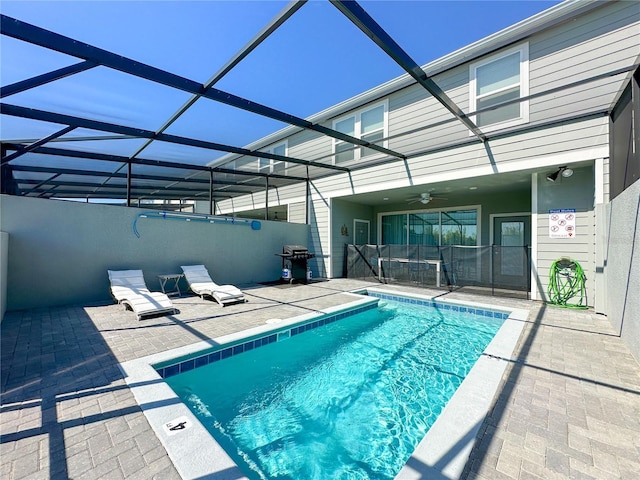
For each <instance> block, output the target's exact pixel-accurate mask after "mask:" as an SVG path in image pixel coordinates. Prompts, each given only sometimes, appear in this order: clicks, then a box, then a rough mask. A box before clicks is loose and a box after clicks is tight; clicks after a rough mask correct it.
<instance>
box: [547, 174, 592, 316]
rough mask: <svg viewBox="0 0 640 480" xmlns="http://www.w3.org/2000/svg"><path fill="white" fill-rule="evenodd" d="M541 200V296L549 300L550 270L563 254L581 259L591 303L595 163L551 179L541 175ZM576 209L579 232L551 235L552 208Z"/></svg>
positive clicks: (588, 299) (577, 230) (590, 303)
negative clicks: (572, 235)
mask: <svg viewBox="0 0 640 480" xmlns="http://www.w3.org/2000/svg"><path fill="white" fill-rule="evenodd" d="M537 186H538V187H537V188H538V195H537V198H538V204H537V212H538V213H537V222H536V224H537V231H536V233H535V234H536V236H537V258H535V259H534V261H535V264H536V268H537V273H538V279H539V282H540V285H541V286H542V288H541V289H540V291H538V296H537V298H538V299H541V300H545V301H546V300H548V292H547V287H548V285H549V270H550V268H551V264H552V263H553V262H554V261H555V260H558V259H560V258H561V257H568V258H571V259H572V260H574V261H577V262H578V263H580V266H581V267H582V269H583V270H584V273H585V276H586V293H587V298H586V300H587V302H588V304H589V305H593V304H594V299H595V272H596V264H595V260H596V257H595V255H596V254H595V247H594V243H595V238H596V230H595V209H594V183H593V167H585V168H576V169H574V173H573V176H571V177H570V178H568V179H558V180H556V181H555V182H553V183H552V182H548V181H547V180H546V178H545V175H544V174H541V175H538V181H537ZM557 209H575V211H576V235H575V236H574V237H573V238H550V235H549V210H557ZM576 301H577V300H576Z"/></svg>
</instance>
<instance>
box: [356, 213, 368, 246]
mask: <svg viewBox="0 0 640 480" xmlns="http://www.w3.org/2000/svg"><path fill="white" fill-rule="evenodd" d="M356 222H360V223H366V224H367V243H366V245H369V244H370V243H371V220H364V219H362V218H354V219H353V244H354V245H356V232H357V231H358V230H356Z"/></svg>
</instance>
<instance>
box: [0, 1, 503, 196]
mask: <svg viewBox="0 0 640 480" xmlns="http://www.w3.org/2000/svg"><path fill="white" fill-rule="evenodd" d="M312 3H313V2H308V3H307V2H305V1H292V2H290V3H288V4H284V8H282V6H281V5H278V7H279V8H281V10H280V11H278V12H277V13H275V15H274V16H273V17H272V18H271V19H270V20H269V21H267V23H266V24H264V25H263V26H262V27H261V28H259V29H258V30H257V33H255V35H254V36H253V38H251V39H250V40H249V42H248V43H246V44H245V45H244V47H242V48H240V49H239V50H238V51H236V52H235V53H234V54H231V55H230V56H229V58H228V60H227V62H226V63H225V64H223V65H221V66H219V68H218V69H217V71H216V72H215V73H214V74H213V75H212V76H211V77H210V78H209V79H208V80H206V81H202V80H195V79H193V78H190V77H189V76H188V75H187V74H185V73H183V71H187V72H188V73H191V72H190V70H189V69H188V68H186V67H183V66H182V65H181V66H180V68H178V69H177V70H172V69H171V68H168V67H165V66H160V67H158V66H152V65H149V64H146V63H145V62H144V61H143V60H141V59H137V58H129V57H126V56H122V55H120V54H119V53H118V52H115V51H110V50H107V49H104V48H101V47H99V46H97V45H92V44H88V43H85V42H83V41H81V40H79V39H75V38H70V37H68V36H65V35H62V34H59V33H57V32H54V31H51V30H47V29H44V28H41V27H39V26H37V25H34V24H30V23H27V22H24V21H21V20H20V19H17V18H13V17H10V16H7V15H4V14H3V15H2V17H1V22H2V23H1V31H2V35H3V37H2V41H3V44H2V47H3V56H4V57H5V61H9V62H11V61H13V62H15V65H13V67H14V68H12V69H11V71H14V72H15V71H19V72H21V75H18V76H16V77H15V78H14V77H10V78H7V76H6V75H3V79H2V80H3V85H2V88H1V91H0V97H1V98H2V103H1V104H0V114H1V122H2V123H1V132H0V133H1V138H0V141H1V142H2V160H1V165H2V192H3V193H8V194H15V195H24V196H33V197H41V198H74V199H121V200H123V199H124V200H125V201H127V202H129V203H134V202H135V201H139V200H140V199H146V200H154V199H155V200H177V199H180V200H203V201H209V202H210V204H212V205H213V204H214V203H215V202H216V201H219V200H224V199H228V198H233V197H237V196H242V195H246V194H249V193H255V192H261V191H264V190H265V189H267V190H268V189H277V188H279V187H283V186H287V185H291V184H294V183H298V182H308V181H312V180H314V179H317V178H321V177H326V176H328V175H336V174H346V173H348V172H350V171H353V170H356V169H360V168H366V167H369V166H371V165H373V164H377V163H384V162H393V161H402V160H405V159H407V158H411V157H414V156H418V155H421V154H423V153H424V152H408V151H405V152H400V151H394V150H392V149H389V148H384V147H381V146H380V145H378V144H373V143H368V142H366V141H362V140H360V139H358V138H354V137H351V136H348V135H345V134H343V133H340V132H337V131H335V130H332V129H330V128H327V127H326V126H324V125H325V124H323V123H322V122H314V121H311V120H307V119H305V118H306V117H308V115H305V118H303V115H302V114H294V113H289V112H287V111H284V110H282V109H280V108H279V107H278V106H277V105H266V104H263V103H260V102H259V101H256V100H255V99H252V98H248V97H244V96H241V95H238V94H233V93H230V92H229V91H227V90H225V89H223V88H222V87H226V83H225V79H226V78H227V77H228V75H229V74H230V73H231V72H232V71H234V70H237V69H240V68H242V65H243V62H245V61H246V59H247V58H249V57H250V56H251V55H253V54H254V52H256V51H259V50H260V49H262V48H265V47H266V45H263V44H265V43H268V42H269V39H270V38H271V37H272V36H273V35H275V34H276V32H278V30H279V29H282V28H286V25H287V24H288V23H290V22H294V21H296V17H297V16H299V15H301V12H302V11H304V9H309V8H313V7H312V5H311V4H312ZM331 3H332V4H333V6H335V7H336V8H335V11H336V12H337V16H338V17H339V19H340V20H339V21H341V22H346V23H347V24H349V25H350V26H351V28H353V30H354V32H355V33H357V34H358V35H359V37H360V38H361V41H365V42H367V44H368V48H375V49H377V50H379V53H380V55H381V56H382V57H383V58H384V61H386V62H388V65H389V67H390V69H389V72H390V75H389V76H390V77H391V76H393V75H397V74H399V73H406V74H407V75H408V76H410V77H412V78H413V82H414V83H418V84H420V85H421V86H422V87H423V88H424V89H425V90H426V91H428V92H429V94H431V95H433V96H434V97H436V98H437V99H438V100H439V102H440V105H441V107H440V108H442V109H445V110H447V111H448V112H449V115H450V120H449V121H451V122H460V123H462V124H463V125H464V126H465V127H466V128H467V129H468V130H469V131H470V132H471V133H470V140H469V141H470V142H483V141H486V139H487V137H486V136H485V134H484V133H483V132H482V131H481V130H480V129H479V128H478V127H477V126H476V125H475V124H474V123H473V121H472V120H471V119H470V115H471V114H472V113H477V112H468V113H465V112H463V111H462V110H461V109H460V108H459V107H458V105H456V104H455V103H454V102H453V101H452V100H451V99H450V98H449V97H448V96H447V95H446V93H444V92H443V91H442V90H441V89H440V88H439V86H438V85H437V84H436V83H435V82H434V81H433V80H432V79H431V77H430V76H429V75H428V74H427V73H426V72H425V71H424V70H423V69H422V68H421V67H420V66H419V65H418V64H417V63H416V62H415V61H414V60H413V59H412V58H411V56H410V55H409V54H408V53H407V52H405V51H404V50H403V49H402V47H401V46H400V45H399V44H398V43H396V41H395V40H394V39H393V38H392V37H391V36H390V35H389V34H388V33H387V32H386V31H385V30H384V29H383V28H382V27H381V26H380V25H379V24H378V23H377V22H376V20H375V19H374V18H373V17H372V16H371V15H370V14H369V13H368V12H367V11H366V10H365V9H364V8H363V7H362V6H361V5H360V4H358V3H357V2H351V1H349V2H347V1H339V0H331ZM175 27H176V32H173V36H175V37H178V36H180V35H185V36H186V35H187V34H188V32H180V31H179V29H180V25H176V26H175ZM326 28H328V29H330V26H327V27H326ZM120 34H121V35H126V32H120ZM367 37H368V38H367ZM276 43H277V42H276ZM185 57H186V58H190V56H189V54H188V52H187V51H185ZM25 59H28V60H29V61H25ZM23 64H24V65H23ZM22 67H24V68H22ZM291 68H295V65H292V67H291ZM245 72H246V70H245ZM197 76H198V75H196V77H197ZM256 77H257V78H256V79H257V80H259V75H256ZM96 86H100V88H96ZM327 88H331V86H330V85H328V86H327ZM258 97H259V95H258ZM501 105H502V104H500V105H496V106H493V107H492V108H498V107H499V106H501ZM203 118H205V119H206V122H203V121H202V119H203ZM245 119H246V121H247V122H248V121H251V122H254V124H258V125H259V127H260V128H262V131H263V134H262V136H264V135H266V134H267V133H271V132H274V131H277V130H280V129H282V128H285V127H288V128H289V129H291V128H293V129H298V130H309V131H311V132H314V134H320V135H324V136H326V137H328V138H330V139H339V140H342V141H346V142H349V143H351V144H353V148H360V147H361V146H366V147H368V148H371V149H375V150H377V151H378V152H380V153H381V154H382V158H380V157H378V158H377V159H376V160H375V161H374V162H367V161H362V160H360V161H358V163H357V164H350V163H348V162H347V163H341V164H338V165H335V164H334V161H333V156H331V155H330V156H326V157H323V158H295V157H291V156H285V155H280V154H276V153H271V152H267V151H265V150H266V149H267V148H266V147H267V146H263V145H261V146H259V147H251V146H250V147H242V146H240V145H248V144H250V141H252V140H255V138H252V139H247V140H239V138H240V137H238V136H237V135H236V136H231V138H232V139H233V141H229V142H227V141H225V138H226V136H225V135H224V131H225V130H224V127H225V125H226V124H227V123H229V124H234V125H238V124H240V125H241V124H243V122H244V121H245ZM203 123H205V124H204V125H203ZM236 130H237V127H236ZM235 133H238V132H237V131H236V132H235ZM234 141H235V142H240V143H234ZM254 145H255V143H254ZM237 158H241V159H242V161H235V162H233V160H235V159H237ZM257 159H270V160H272V161H274V162H284V165H286V169H282V170H279V171H278V172H271V173H264V172H262V171H260V170H259V168H258V162H257Z"/></svg>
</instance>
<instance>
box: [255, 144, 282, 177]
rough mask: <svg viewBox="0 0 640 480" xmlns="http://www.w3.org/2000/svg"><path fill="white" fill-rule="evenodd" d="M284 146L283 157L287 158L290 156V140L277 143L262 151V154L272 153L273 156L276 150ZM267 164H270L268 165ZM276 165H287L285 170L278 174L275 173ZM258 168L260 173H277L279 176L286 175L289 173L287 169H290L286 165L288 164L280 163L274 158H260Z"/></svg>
mask: <svg viewBox="0 0 640 480" xmlns="http://www.w3.org/2000/svg"><path fill="white" fill-rule="evenodd" d="M283 145H284V154H283V155H284V156H285V157H286V156H288V154H289V142H288V140H284V141H283V142H279V143H276V144H274V145H272V146H270V147H269V148H267V149H266V150H260V151H261V152H265V153H272V154H273V153H275V149H276V148H278V147H281V146H283ZM262 162H265V164H264V166H263V165H262ZM266 162H268V164H267V163H266ZM276 163H284V164H285V167H284V169H283V170H280V171H278V172H275V171H274V170H275V168H274V167H275V164H276ZM257 166H258V172H259V173H266V174H272V173H277V174H278V175H285V174H286V172H287V169H288V168H289V167H288V166H287V165H286V162H280V160H274V159H272V158H258V163H257Z"/></svg>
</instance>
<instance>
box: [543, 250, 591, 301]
mask: <svg viewBox="0 0 640 480" xmlns="http://www.w3.org/2000/svg"><path fill="white" fill-rule="evenodd" d="M547 290H548V293H549V302H548V303H550V304H552V305H557V306H558V307H564V308H579V309H585V308H587V305H586V289H585V275H584V270H582V267H581V266H580V264H579V263H578V262H577V261H576V260H571V259H570V258H560V259H558V260H556V261H554V262H553V263H552V264H551V269H550V271H549V287H548V289H547ZM572 298H579V301H578V302H577V303H569V300H571V299H572ZM583 303H584V304H583Z"/></svg>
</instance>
